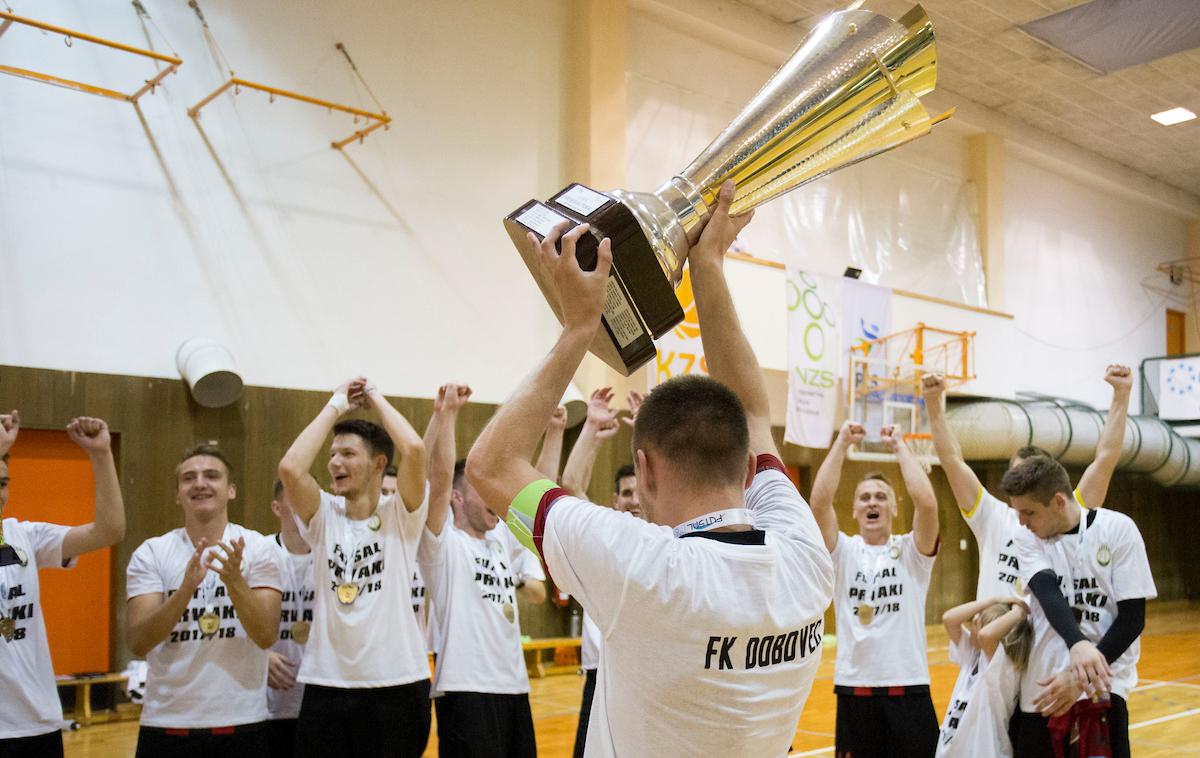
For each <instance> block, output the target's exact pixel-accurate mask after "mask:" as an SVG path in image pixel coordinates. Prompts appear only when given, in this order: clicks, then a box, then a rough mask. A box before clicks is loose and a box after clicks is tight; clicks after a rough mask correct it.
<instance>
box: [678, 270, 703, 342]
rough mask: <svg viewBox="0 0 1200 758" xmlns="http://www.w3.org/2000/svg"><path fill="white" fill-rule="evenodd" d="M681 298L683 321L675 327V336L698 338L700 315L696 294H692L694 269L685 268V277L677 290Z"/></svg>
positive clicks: (685, 338) (683, 338)
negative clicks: (697, 311)
mask: <svg viewBox="0 0 1200 758" xmlns="http://www.w3.org/2000/svg"><path fill="white" fill-rule="evenodd" d="M675 297H677V298H679V306H680V307H681V308H683V321H680V322H679V324H678V325H677V326H676V327H675V336H676V337H678V338H679V339H681V340H687V339H693V340H694V339H696V338H697V337H699V336H700V315H699V314H698V313H696V296H695V295H693V294H692V271H691V269H689V268H685V269H684V270H683V279H682V280H681V281H680V282H679V289H677V290H675Z"/></svg>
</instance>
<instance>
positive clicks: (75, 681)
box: [55, 674, 138, 726]
mask: <svg viewBox="0 0 1200 758" xmlns="http://www.w3.org/2000/svg"><path fill="white" fill-rule="evenodd" d="M55 680H56V681H55V683H56V684H57V685H58V686H59V687H74V688H75V711H74V713H72V714H71V715H70V718H71V719H72V720H74V721H75V722H76V723H78V724H79V725H80V726H88V725H89V724H92V723H95V722H98V721H120V720H123V719H125V718H129V717H130V716H129V715H127V714H126V713H125V712H124V711H125V709H120V710H115V711H106V712H104V713H103V714H94V713H92V685H94V684H117V685H124V684H125V682H126V681H128V680H129V677H128V676H126V675H125V674H96V675H95V676H59V677H55ZM137 710H138V709H135V710H134V713H133V715H132V717H133V718H137V713H136V711H137Z"/></svg>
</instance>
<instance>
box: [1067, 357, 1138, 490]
mask: <svg viewBox="0 0 1200 758" xmlns="http://www.w3.org/2000/svg"><path fill="white" fill-rule="evenodd" d="M1104 381H1106V382H1108V383H1109V384H1111V385H1112V388H1113V394H1112V403H1111V404H1109V406H1108V416H1106V417H1105V419H1104V428H1103V429H1101V430H1100V441H1099V442H1098V443H1097V445H1096V458H1095V459H1094V460H1093V461H1092V462H1091V464H1090V465H1089V466H1088V467H1087V469H1085V470H1084V472H1083V476H1082V477H1080V479H1079V486H1078V487H1077V488H1076V492H1078V493H1079V499H1080V500H1082V501H1083V504H1084V506H1086V507H1088V508H1100V507H1102V506H1103V505H1104V499H1105V498H1106V497H1107V496H1108V484H1109V482H1111V481H1112V475H1113V471H1115V470H1116V468H1117V462H1118V461H1120V460H1121V448H1122V447H1124V444H1125V423H1126V419H1127V418H1128V417H1129V395H1130V394H1131V393H1132V391H1133V372H1132V371H1130V370H1129V367H1128V366H1117V365H1113V366H1109V367H1108V370H1107V371H1105V373H1104Z"/></svg>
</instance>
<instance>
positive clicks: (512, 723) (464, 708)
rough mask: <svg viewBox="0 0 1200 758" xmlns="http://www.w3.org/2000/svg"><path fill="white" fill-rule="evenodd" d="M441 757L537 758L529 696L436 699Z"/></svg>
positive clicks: (447, 696)
mask: <svg viewBox="0 0 1200 758" xmlns="http://www.w3.org/2000/svg"><path fill="white" fill-rule="evenodd" d="M433 707H434V708H435V709H437V725H438V756H440V758H535V756H537V742H536V741H535V740H534V736H533V713H532V712H531V711H530V710H529V695H491V694H486V693H482V692H446V693H443V694H442V695H441V696H440V697H437V698H434V701H433Z"/></svg>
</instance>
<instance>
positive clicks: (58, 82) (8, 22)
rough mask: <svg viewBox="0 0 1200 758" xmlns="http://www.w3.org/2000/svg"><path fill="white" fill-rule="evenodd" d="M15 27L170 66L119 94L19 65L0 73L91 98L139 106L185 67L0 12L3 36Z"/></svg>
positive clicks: (1, 69)
mask: <svg viewBox="0 0 1200 758" xmlns="http://www.w3.org/2000/svg"><path fill="white" fill-rule="evenodd" d="M13 24H21V25H23V26H31V27H33V28H34V29H41V30H42V31H46V32H52V33H54V34H61V35H63V36H64V37H65V38H66V39H67V40H75V39H79V40H83V41H84V42H91V43H92V44H95V45H103V46H104V47H110V48H112V49H114V50H120V51H122V52H125V53H131V54H133V55H140V56H142V57H144V58H152V59H154V60H156V61H161V62H163V63H166V64H167V67H166V68H165V69H163V70H162V71H159V72H158V74H157V75H156V76H155V77H154V78H153V79H147V80H146V81H145V84H143V85H142V86H141V87H140V88H139V89H138V90H137V91H135V92H133V93H132V94H126V93H124V92H117V91H116V90H111V89H108V88H106V87H99V86H97V85H94V84H87V83H85V82H77V81H75V80H74V79H65V78H63V77H61V76H55V75H54V74H46V73H42V72H40V71H30V70H28V69H24V68H17V67H16V66H5V65H0V73H2V74H8V75H10V76H17V77H21V78H22V79H30V80H32V81H35V82H42V83H43V84H53V85H55V86H56V87H65V88H66V89H73V90H75V91H77V92H86V93H88V94H89V95H100V96H101V97H108V98H112V99H113V100H125V101H127V102H130V103H136V102H137V101H138V98H140V97H141V96H142V95H144V94H146V93H147V92H152V91H153V90H154V88H155V87H157V86H158V85H159V84H161V83H162V80H163V79H165V78H166V77H167V76H168V75H169V74H173V73H175V71H176V70H178V68H179V67H180V66H181V65H183V60H182V59H181V58H177V57H175V56H173V55H163V54H162V53H156V52H154V51H153V50H143V49H142V48H140V47H133V46H132V45H126V44H123V43H121V42H114V41H112V40H107V39H104V38H103V37H96V36H93V35H91V34H85V33H83V32H77V31H75V30H73V29H67V28H65V27H61V26H55V25H54V24H48V23H46V22H44V21H37V20H35V19H32V18H25V17H23V16H18V15H16V14H14V13H9V12H7V11H0V35H3V34H4V33H5V32H7V31H8V29H9V27H10V26H12V25H13Z"/></svg>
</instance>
